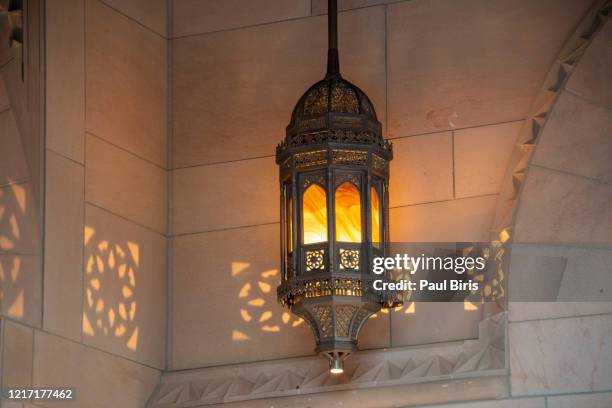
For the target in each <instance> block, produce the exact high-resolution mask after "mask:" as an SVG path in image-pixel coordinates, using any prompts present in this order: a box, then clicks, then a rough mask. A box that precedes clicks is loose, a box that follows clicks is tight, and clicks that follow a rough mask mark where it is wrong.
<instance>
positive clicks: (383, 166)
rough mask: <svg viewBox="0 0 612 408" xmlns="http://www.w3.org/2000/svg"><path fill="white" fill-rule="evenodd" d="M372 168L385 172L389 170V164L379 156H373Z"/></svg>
mask: <svg viewBox="0 0 612 408" xmlns="http://www.w3.org/2000/svg"><path fill="white" fill-rule="evenodd" d="M372 168H373V169H374V170H378V171H380V172H384V171H385V170H387V168H388V162H387V161H386V160H385V159H383V158H382V157H380V156H379V155H377V154H373V155H372Z"/></svg>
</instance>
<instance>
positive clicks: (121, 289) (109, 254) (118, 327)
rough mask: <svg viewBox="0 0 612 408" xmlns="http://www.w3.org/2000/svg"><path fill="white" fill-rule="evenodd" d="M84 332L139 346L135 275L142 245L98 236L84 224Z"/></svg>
mask: <svg viewBox="0 0 612 408" xmlns="http://www.w3.org/2000/svg"><path fill="white" fill-rule="evenodd" d="M84 237H85V264H84V267H85V276H84V297H85V298H84V307H83V334H84V335H86V336H90V337H98V338H99V337H105V338H106V339H108V340H110V341H111V342H112V343H114V344H116V345H117V346H119V347H120V348H127V349H128V350H130V351H136V350H138V345H139V341H140V338H139V327H138V325H137V323H136V321H137V320H136V317H137V313H138V304H137V302H136V290H137V282H136V275H137V271H138V268H139V265H140V247H139V245H138V244H136V243H134V242H131V241H125V242H117V241H113V240H108V239H103V238H101V237H96V232H95V230H94V229H93V228H91V227H88V226H86V227H85V235H84ZM160 301H161V300H160Z"/></svg>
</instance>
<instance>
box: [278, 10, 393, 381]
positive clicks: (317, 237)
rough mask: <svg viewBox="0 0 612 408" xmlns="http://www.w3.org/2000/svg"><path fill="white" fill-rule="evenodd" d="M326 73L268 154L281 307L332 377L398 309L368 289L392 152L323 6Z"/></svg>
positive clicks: (382, 238) (382, 235) (382, 226)
mask: <svg viewBox="0 0 612 408" xmlns="http://www.w3.org/2000/svg"><path fill="white" fill-rule="evenodd" d="M328 4H329V9H328V10H329V13H328V15H329V21H328V30H329V51H328V62H327V75H326V76H325V78H324V79H323V80H322V81H319V82H317V83H316V84H314V85H313V86H311V87H310V89H308V91H306V93H305V94H304V95H303V96H302V97H301V98H300V99H299V101H298V102H297V105H296V106H295V109H294V110H293V114H292V116H291V122H290V124H289V126H287V130H286V138H285V140H284V141H283V142H282V143H281V144H280V145H279V146H278V147H277V149H276V162H277V164H278V165H279V166H280V190H281V220H282V222H281V238H282V239H281V270H282V272H283V273H282V274H281V275H282V277H281V284H280V286H279V287H278V289H277V293H278V300H279V302H280V303H281V304H282V305H284V306H287V307H289V308H290V309H291V311H292V312H293V313H294V314H296V315H298V316H300V317H302V318H303V319H304V320H305V321H306V322H307V323H308V325H309V326H310V328H311V329H312V331H313V333H314V336H315V340H316V343H317V348H316V351H317V352H319V353H321V354H324V355H326V356H327V357H328V358H329V360H330V368H331V371H332V372H334V373H339V372H342V371H343V362H344V359H345V358H346V357H348V355H349V354H350V353H352V352H353V351H355V350H357V338H358V337H359V332H360V331H361V328H362V327H363V325H364V323H365V321H366V320H367V319H368V318H369V316H370V315H372V314H373V313H375V312H377V311H378V310H380V308H381V307H383V306H384V307H391V306H396V305H397V304H399V303H400V302H399V300H398V299H395V298H389V297H388V296H387V295H384V294H381V293H378V292H376V291H374V289H373V288H372V282H373V280H374V279H375V278H376V279H380V277H378V276H375V275H373V274H372V272H371V264H372V259H373V258H374V257H376V256H384V255H385V254H386V252H387V247H388V242H389V225H388V223H389V217H388V203H389V198H388V185H389V161H390V160H391V159H392V157H393V154H392V147H391V144H390V143H389V142H387V141H386V140H384V139H383V137H382V130H381V124H380V122H379V121H378V119H377V117H376V112H375V110H374V107H373V106H372V103H371V102H370V100H369V99H368V97H367V96H366V95H365V93H363V91H361V90H360V89H359V88H357V87H356V86H355V85H353V84H351V83H350V82H348V81H346V80H345V79H343V78H342V76H341V75H340V70H339V60H338V48H337V5H336V1H335V0H329V2H328Z"/></svg>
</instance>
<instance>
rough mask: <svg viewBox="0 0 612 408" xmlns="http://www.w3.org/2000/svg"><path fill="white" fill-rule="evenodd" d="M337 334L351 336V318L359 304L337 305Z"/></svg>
mask: <svg viewBox="0 0 612 408" xmlns="http://www.w3.org/2000/svg"><path fill="white" fill-rule="evenodd" d="M335 309H336V322H335V323H336V336H338V337H349V332H350V328H351V319H352V317H353V314H355V311H356V310H357V306H352V305H342V306H336V307H335Z"/></svg>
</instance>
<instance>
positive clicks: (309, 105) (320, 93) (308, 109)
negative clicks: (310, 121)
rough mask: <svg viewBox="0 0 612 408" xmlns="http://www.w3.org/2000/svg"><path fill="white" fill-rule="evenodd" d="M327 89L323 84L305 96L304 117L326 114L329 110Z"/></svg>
mask: <svg viewBox="0 0 612 408" xmlns="http://www.w3.org/2000/svg"><path fill="white" fill-rule="evenodd" d="M328 96H329V88H328V87H327V84H326V83H324V82H320V83H319V84H317V85H316V86H315V87H314V88H313V89H312V91H311V92H310V93H309V94H308V95H307V96H306V99H305V101H304V115H305V116H313V115H319V114H321V113H323V112H326V111H327V110H328V109H329V106H328V105H329V98H328Z"/></svg>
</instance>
